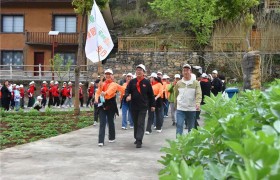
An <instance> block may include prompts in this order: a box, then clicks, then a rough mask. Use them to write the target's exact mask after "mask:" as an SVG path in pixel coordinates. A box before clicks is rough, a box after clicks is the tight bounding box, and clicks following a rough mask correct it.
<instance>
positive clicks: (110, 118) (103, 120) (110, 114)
mask: <svg viewBox="0 0 280 180" xmlns="http://www.w3.org/2000/svg"><path fill="white" fill-rule="evenodd" d="M114 116H115V111H114V110H112V109H109V110H104V109H103V108H99V120H100V126H99V135H98V143H104V138H105V129H106V124H107V122H108V126H109V140H115V139H116V132H115V123H114Z"/></svg>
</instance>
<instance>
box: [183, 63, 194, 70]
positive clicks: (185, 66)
mask: <svg viewBox="0 0 280 180" xmlns="http://www.w3.org/2000/svg"><path fill="white" fill-rule="evenodd" d="M183 68H189V69H192V67H191V65H189V64H184V66H183Z"/></svg>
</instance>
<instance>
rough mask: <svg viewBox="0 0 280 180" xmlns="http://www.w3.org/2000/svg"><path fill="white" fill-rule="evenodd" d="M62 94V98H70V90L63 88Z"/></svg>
mask: <svg viewBox="0 0 280 180" xmlns="http://www.w3.org/2000/svg"><path fill="white" fill-rule="evenodd" d="M60 93H61V96H63V97H66V96H68V89H67V87H62V89H61V91H60Z"/></svg>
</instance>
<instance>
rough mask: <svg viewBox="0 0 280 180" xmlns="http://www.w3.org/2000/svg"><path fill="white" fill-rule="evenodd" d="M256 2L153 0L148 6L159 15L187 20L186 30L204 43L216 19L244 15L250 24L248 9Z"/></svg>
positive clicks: (246, 0) (251, 0) (248, 0)
mask: <svg viewBox="0 0 280 180" xmlns="http://www.w3.org/2000/svg"><path fill="white" fill-rule="evenodd" d="M257 4H258V0H176V1H174V0H155V1H154V2H152V3H150V6H151V8H152V9H153V10H154V11H155V12H156V13H157V14H158V15H159V16H160V17H164V18H168V19H170V20H174V21H178V19H179V20H181V22H188V23H189V24H190V25H189V29H188V30H191V31H192V32H193V33H194V34H195V36H196V39H197V42H198V43H199V44H201V45H205V44H207V43H208V42H209V39H210V37H211V34H212V30H213V26H214V22H215V21H216V20H219V19H227V20H233V19H236V18H239V17H241V16H244V17H246V18H245V20H246V22H247V24H248V22H249V24H252V16H251V15H250V14H249V11H248V10H249V9H250V8H251V7H253V6H255V5H257ZM248 14H249V15H248Z"/></svg>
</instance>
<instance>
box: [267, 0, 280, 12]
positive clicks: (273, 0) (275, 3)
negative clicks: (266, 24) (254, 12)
mask: <svg viewBox="0 0 280 180" xmlns="http://www.w3.org/2000/svg"><path fill="white" fill-rule="evenodd" d="M265 8H267V9H270V10H272V9H280V0H266V1H265Z"/></svg>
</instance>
